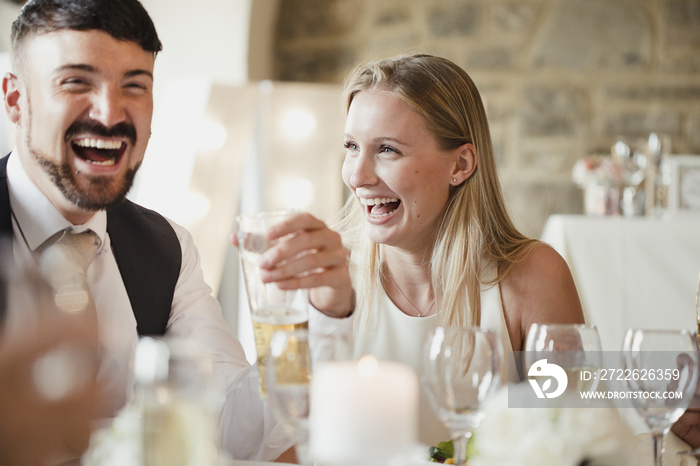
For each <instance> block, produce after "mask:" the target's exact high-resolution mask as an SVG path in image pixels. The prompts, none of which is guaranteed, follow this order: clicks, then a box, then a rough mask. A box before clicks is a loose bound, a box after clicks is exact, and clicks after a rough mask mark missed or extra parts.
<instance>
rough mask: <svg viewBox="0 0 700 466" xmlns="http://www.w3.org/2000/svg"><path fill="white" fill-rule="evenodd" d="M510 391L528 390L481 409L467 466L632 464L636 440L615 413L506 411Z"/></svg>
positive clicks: (497, 398) (592, 410)
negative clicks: (632, 452)
mask: <svg viewBox="0 0 700 466" xmlns="http://www.w3.org/2000/svg"><path fill="white" fill-rule="evenodd" d="M508 390H516V391H517V390H530V387H529V386H527V385H526V384H520V385H509V386H508V387H504V388H502V389H501V390H500V391H499V392H498V393H497V394H496V395H495V396H494V397H493V398H491V399H490V400H489V401H487V402H486V403H485V404H484V406H483V411H484V415H485V417H484V420H483V421H482V423H481V425H480V426H479V428H478V429H477V431H476V433H475V434H474V438H473V442H474V443H473V445H472V451H474V455H473V456H472V458H471V459H470V460H469V466H500V465H504V466H505V465H508V466H513V465H520V466H529V465H532V466H548V465H552V466H578V465H580V464H581V463H582V462H584V461H589V462H591V463H592V464H596V465H615V466H625V465H630V466H631V465H632V464H635V462H634V461H633V459H632V458H633V457H634V456H635V455H632V454H629V453H630V452H631V451H632V449H633V448H634V445H635V438H634V435H633V434H632V432H631V430H630V429H629V428H628V426H627V425H626V424H625V423H624V422H623V421H622V419H621V418H620V417H619V415H618V413H617V411H616V410H615V408H613V407H610V408H600V407H595V408H593V407H576V408H573V407H572V408H563V407H556V408H555V407H552V408H535V407H532V408H509V407H508Z"/></svg>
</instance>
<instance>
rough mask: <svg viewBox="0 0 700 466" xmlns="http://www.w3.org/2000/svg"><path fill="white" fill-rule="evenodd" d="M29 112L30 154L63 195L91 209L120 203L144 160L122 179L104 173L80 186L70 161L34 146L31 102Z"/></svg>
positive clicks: (84, 207)
mask: <svg viewBox="0 0 700 466" xmlns="http://www.w3.org/2000/svg"><path fill="white" fill-rule="evenodd" d="M29 108H30V111H29V112H28V113H29V115H28V117H29V118H28V119H29V122H28V125H27V126H28V128H27V136H26V145H27V148H28V149H29V153H30V154H31V156H32V157H33V158H34V160H35V161H36V162H37V163H38V164H39V166H40V167H41V168H42V170H43V171H44V173H46V174H47V175H48V176H49V178H50V179H51V181H52V182H53V184H54V185H55V186H56V187H57V188H58V189H59V190H60V191H61V193H62V194H63V196H64V197H65V198H66V199H67V200H68V201H70V202H71V203H73V204H74V205H75V206H77V207H79V208H81V209H83V210H90V211H97V210H106V209H109V208H111V207H114V206H116V205H119V204H121V203H122V202H123V201H124V199H125V198H126V195H127V193H128V192H129V190H130V189H131V186H132V185H133V183H134V177H135V176H136V172H137V171H138V169H139V167H140V166H141V162H139V163H138V165H136V166H135V167H134V168H129V169H128V170H127V171H126V172H125V173H124V176H122V177H121V179H117V180H115V179H113V178H108V177H101V176H90V175H84V176H85V177H86V179H87V182H88V186H87V188H80V187H79V186H78V183H77V181H76V178H75V173H74V172H73V169H72V168H71V167H70V165H69V164H68V163H67V162H64V163H60V164H59V163H56V162H53V161H51V160H50V159H49V158H48V157H46V155H45V154H42V153H41V152H40V151H39V150H38V149H35V148H33V147H32V120H33V118H32V112H31V105H29Z"/></svg>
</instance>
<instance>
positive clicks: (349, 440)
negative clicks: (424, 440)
mask: <svg viewBox="0 0 700 466" xmlns="http://www.w3.org/2000/svg"><path fill="white" fill-rule="evenodd" d="M417 411H418V377H417V376H416V373H415V371H414V370H413V369H412V368H410V367H409V366H407V365H405V364H401V363H396V362H388V361H377V359H375V358H374V357H372V356H364V357H363V358H362V359H360V360H359V361H342V362H328V363H325V364H322V365H319V366H318V367H317V368H316V369H315V370H314V375H313V378H312V381H311V411H310V418H309V429H310V432H309V434H310V437H309V447H310V450H311V456H312V458H313V459H314V461H315V462H316V464H333V465H336V464H338V465H340V464H370V462H373V461H377V462H381V461H386V460H387V459H389V458H390V457H392V456H394V455H397V454H404V453H406V452H408V451H409V450H410V449H411V448H412V447H414V446H415V442H416V432H417V426H418V414H417Z"/></svg>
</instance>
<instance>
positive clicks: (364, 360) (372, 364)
mask: <svg viewBox="0 0 700 466" xmlns="http://www.w3.org/2000/svg"><path fill="white" fill-rule="evenodd" d="M357 370H358V372H359V373H360V375H361V376H362V377H374V376H375V375H376V374H377V371H378V370H379V363H378V362H377V358H375V357H374V356H371V355H369V354H366V355H364V356H362V357H361V358H360V360H359V361H357Z"/></svg>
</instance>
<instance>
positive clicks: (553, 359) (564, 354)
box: [523, 323, 602, 396]
mask: <svg viewBox="0 0 700 466" xmlns="http://www.w3.org/2000/svg"><path fill="white" fill-rule="evenodd" d="M543 359H546V360H547V362H548V363H549V364H557V365H558V366H559V367H561V368H562V369H564V372H566V375H567V379H568V384H567V388H566V392H568V393H569V394H571V395H572V396H579V395H578V394H579V393H581V392H591V391H595V390H596V388H597V381H598V377H583V376H582V374H583V373H587V374H596V373H597V371H598V370H599V369H600V366H601V364H602V353H601V344H600V336H599V335H598V329H597V328H596V327H595V326H593V325H584V324H537V323H535V324H532V325H531V326H530V330H529V331H528V333H527V337H526V339H525V353H524V354H523V364H524V368H525V374H526V375H532V374H529V369H530V367H532V365H533V364H535V363H536V362H537V361H541V360H543Z"/></svg>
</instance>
